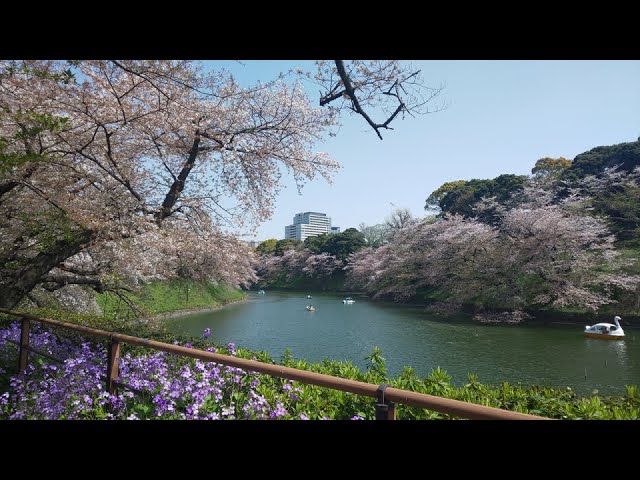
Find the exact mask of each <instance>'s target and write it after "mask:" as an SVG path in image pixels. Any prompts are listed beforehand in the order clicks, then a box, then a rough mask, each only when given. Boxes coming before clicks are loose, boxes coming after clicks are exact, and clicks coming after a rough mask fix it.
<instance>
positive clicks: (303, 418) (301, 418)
mask: <svg viewBox="0 0 640 480" xmlns="http://www.w3.org/2000/svg"><path fill="white" fill-rule="evenodd" d="M300 420H309V417H307V416H306V415H305V414H304V413H301V414H300Z"/></svg>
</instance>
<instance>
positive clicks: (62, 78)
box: [0, 60, 79, 85]
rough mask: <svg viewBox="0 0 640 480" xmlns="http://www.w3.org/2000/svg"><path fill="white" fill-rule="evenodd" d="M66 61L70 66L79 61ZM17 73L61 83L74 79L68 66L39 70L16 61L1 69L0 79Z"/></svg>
mask: <svg viewBox="0 0 640 480" xmlns="http://www.w3.org/2000/svg"><path fill="white" fill-rule="evenodd" d="M67 63H68V64H69V65H71V66H77V65H78V63H79V62H78V61H76V60H69V61H67ZM18 74H21V75H31V76H33V77H37V78H44V79H49V80H52V81H54V82H59V83H63V84H65V85H68V84H70V83H74V82H75V79H76V78H75V75H74V74H73V71H72V70H71V69H70V68H68V69H66V70H62V71H52V70H41V69H39V68H33V67H31V66H29V65H25V64H18V63H16V64H15V65H12V66H9V67H7V68H5V69H4V70H3V71H1V72H0V79H1V78H2V77H9V76H11V75H18Z"/></svg>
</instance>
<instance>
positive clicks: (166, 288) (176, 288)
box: [96, 280, 245, 318]
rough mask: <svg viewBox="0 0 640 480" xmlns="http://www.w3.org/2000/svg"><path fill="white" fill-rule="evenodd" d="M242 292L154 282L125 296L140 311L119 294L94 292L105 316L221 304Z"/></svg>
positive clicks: (195, 284) (187, 284)
mask: <svg viewBox="0 0 640 480" xmlns="http://www.w3.org/2000/svg"><path fill="white" fill-rule="evenodd" d="M244 297H245V294H244V293H242V292H241V291H239V290H233V289H229V288H227V287H223V286H219V285H218V286H214V285H212V284H205V283H196V282H191V281H185V280H174V281H171V282H154V283H149V284H147V285H145V286H143V287H142V290H141V291H140V292H137V293H135V294H130V295H128V298H129V300H130V301H131V302H132V303H133V304H134V305H135V306H136V307H137V308H138V309H140V310H141V311H140V312H138V313H136V312H133V311H132V310H131V309H130V308H128V306H127V305H126V303H125V302H124V301H123V300H121V299H120V298H118V297H116V296H114V295H112V294H109V293H102V294H98V295H97V298H96V300H97V301H98V305H100V308H102V310H103V312H104V316H105V317H107V318H118V317H122V316H124V317H127V318H133V317H135V316H140V315H143V316H144V315H157V314H160V313H168V312H174V311H176V310H186V309H194V308H207V307H217V306H220V305H225V304H227V303H230V302H235V301H238V300H242V299H243V298H244Z"/></svg>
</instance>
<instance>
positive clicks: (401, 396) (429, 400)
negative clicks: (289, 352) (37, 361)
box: [0, 308, 550, 420]
mask: <svg viewBox="0 0 640 480" xmlns="http://www.w3.org/2000/svg"><path fill="white" fill-rule="evenodd" d="M0 313H5V314H8V315H13V316H16V317H19V318H21V319H22V329H21V334H20V342H19V355H18V368H19V371H20V372H22V371H24V370H25V369H26V368H27V361H28V352H29V351H31V352H33V353H36V354H42V353H43V352H40V351H38V350H36V349H34V348H31V347H29V329H30V325H31V321H36V322H40V323H43V324H46V325H52V326H55V327H61V328H65V329H67V330H72V331H75V332H79V333H83V334H86V335H91V336H94V337H98V338H105V339H107V340H108V341H109V344H108V353H107V371H106V390H107V391H108V392H109V393H110V394H113V393H114V392H115V390H116V387H117V386H118V383H117V378H118V363H119V359H120V344H121V343H127V344H129V345H138V346H141V347H147V348H151V349H154V350H161V351H164V352H169V353H172V354H174V355H179V356H183V357H191V358H197V359H200V360H204V361H209V362H216V363H220V364H222V365H227V366H231V367H237V368H241V369H243V370H247V371H252V372H259V373H264V374H267V375H272V376H275V377H280V378H285V379H288V380H295V381H298V382H300V383H305V384H310V385H317V386H320V387H327V388H332V389H334V390H340V391H343V392H349V393H354V394H356V395H365V396H368V397H373V398H376V419H377V420H395V403H400V404H403V405H410V406H412V407H421V408H426V409H429V410H433V411H436V412H440V413H446V414H449V415H453V416H456V417H461V418H469V419H473V420H550V419H549V418H545V417H538V416H535V415H529V414H525V413H518V412H511V411H509V410H502V409H500V408H494V407H486V406H483V405H476V404H474V403H467V402H462V401H460V400H452V399H448V398H442V397H437V396H434V395H428V394H425V393H417V392H411V391H408V390H401V389H399V388H393V387H390V386H389V385H387V384H382V385H374V384H371V383H365V382H359V381H356V380H349V379H346V378H340V377H334V376H332V375H325V374H322V373H315V372H309V371H306V370H299V369H297V368H291V367H285V366H281V365H274V364H270V363H263V362H258V361H256V360H248V359H244V358H238V357H233V356H230V355H223V354H220V353H213V352H207V351H205V350H199V349H196V348H187V347H182V346H179V345H172V344H169V343H164V342H158V341H155V340H148V339H145V338H139V337H133V336H130V335H123V334H121V333H113V332H106V331H104V330H98V329H95V328H90V327H83V326H81V325H74V324H71V323H66V322H61V321H59V320H52V319H49V318H41V317H37V316H34V315H30V314H26V313H19V312H13V311H11V310H6V309H3V308H0ZM45 356H47V355H46V354H45Z"/></svg>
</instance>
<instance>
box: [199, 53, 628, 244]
mask: <svg viewBox="0 0 640 480" xmlns="http://www.w3.org/2000/svg"><path fill="white" fill-rule="evenodd" d="M207 63H208V64H209V65H211V66H213V67H217V66H224V67H225V68H227V69H229V70H230V71H232V72H233V73H234V75H236V77H237V78H238V80H239V81H241V82H242V83H246V84H247V85H248V84H250V83H255V82H256V81H258V80H262V81H265V80H270V79H272V78H274V77H275V76H276V75H277V73H278V72H280V71H286V70H288V69H289V68H293V67H297V66H300V67H303V68H307V69H308V68H313V63H312V62H310V61H296V60H292V61H282V60H278V61H268V60H260V61H243V62H242V64H239V63H235V62H230V61H221V62H218V61H216V62H207ZM411 63H413V64H414V65H416V66H417V67H419V68H421V69H422V74H423V78H424V80H425V83H426V84H428V85H432V86H439V85H440V84H445V89H444V91H443V92H442V93H441V96H440V97H439V99H441V100H444V101H446V103H447V104H448V107H447V108H446V109H445V110H443V111H441V112H438V113H433V114H428V115H423V116H418V117H415V118H411V117H407V118H406V119H405V120H397V121H396V122H394V124H393V126H394V127H395V130H393V131H383V132H382V134H383V137H384V140H382V141H381V140H379V139H378V137H377V136H376V135H375V132H374V131H373V130H372V129H370V128H369V127H368V125H367V124H366V123H365V121H364V119H362V118H361V117H349V116H345V117H343V126H342V128H341V130H340V132H339V134H338V136H337V137H335V138H330V139H328V140H327V141H326V142H325V143H323V144H320V145H318V146H317V148H316V149H317V150H320V151H325V152H327V153H329V154H330V155H331V156H332V157H333V158H334V159H336V160H337V161H339V162H340V163H341V164H342V167H343V168H342V169H340V170H339V171H338V172H337V173H336V175H335V176H334V181H333V184H331V185H329V184H327V182H326V181H324V180H323V179H317V180H315V181H313V182H309V183H307V184H306V185H305V186H304V188H303V189H302V194H301V195H298V192H297V190H296V187H295V183H294V182H293V179H292V178H290V177H283V179H284V181H285V187H286V188H283V189H282V191H281V193H280V195H279V196H278V198H277V202H276V208H275V210H274V213H273V217H272V219H271V220H269V221H267V222H265V223H263V224H262V225H261V226H260V227H259V228H258V231H257V235H256V236H255V237H254V238H255V239H257V240H266V239H267V238H278V239H280V238H284V227H285V225H289V224H290V223H291V221H292V218H293V216H294V215H295V214H296V213H298V212H305V211H317V212H324V213H326V214H327V215H329V216H330V217H331V218H332V223H333V225H334V226H339V227H340V228H341V229H342V231H344V230H345V229H346V228H349V227H357V226H358V224H360V223H361V222H364V223H366V224H367V225H373V224H376V223H381V222H382V221H383V220H384V217H385V216H387V215H388V214H389V213H390V212H391V211H392V210H393V209H394V208H395V207H406V208H409V209H410V210H411V211H412V212H413V214H414V215H416V216H424V215H425V213H426V212H425V211H424V203H425V199H426V198H427V197H428V196H429V194H430V193H431V192H432V191H434V190H435V189H437V188H438V187H439V186H440V185H442V184H443V183H444V182H448V181H451V180H459V179H464V180H469V179H472V178H494V177H496V176H498V175H501V174H503V173H514V174H519V175H522V174H530V173H531V168H532V167H533V165H534V164H535V162H536V160H537V159H539V158H542V157H560V156H562V157H566V158H570V159H573V158H574V157H575V156H576V155H578V154H579V153H582V152H585V151H587V150H590V149H591V148H593V147H596V146H601V145H613V144H616V143H622V142H631V141H635V140H637V139H638V137H640V61H608V60H605V61H575V60H551V61H546V60H521V61H520V60H519V61H513V60H504V61H503V60H500V61H495V60H491V61H482V60H472V61H466V60H451V61H444V60H433V61H416V62H411ZM311 87H312V86H311ZM317 90H318V88H317V87H315V88H313V87H312V88H310V89H309V95H310V96H311V98H312V99H313V100H314V102H315V101H317V98H318V92H317ZM250 238H251V237H247V239H250Z"/></svg>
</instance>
